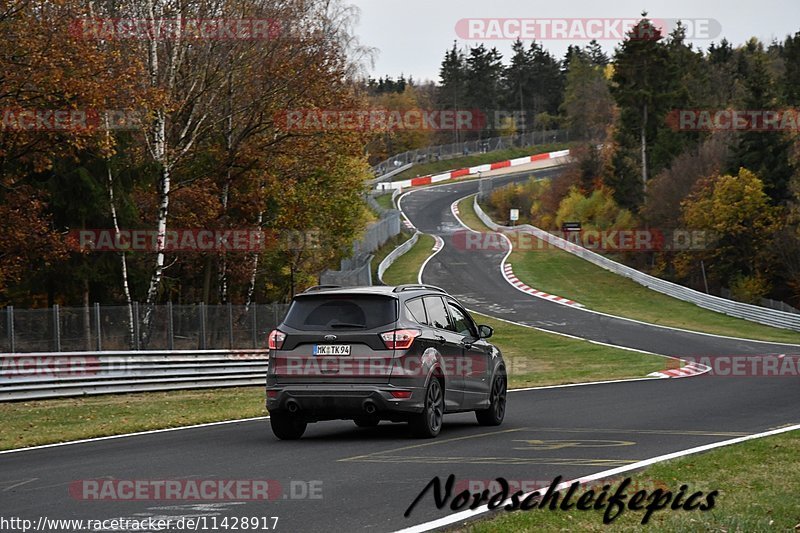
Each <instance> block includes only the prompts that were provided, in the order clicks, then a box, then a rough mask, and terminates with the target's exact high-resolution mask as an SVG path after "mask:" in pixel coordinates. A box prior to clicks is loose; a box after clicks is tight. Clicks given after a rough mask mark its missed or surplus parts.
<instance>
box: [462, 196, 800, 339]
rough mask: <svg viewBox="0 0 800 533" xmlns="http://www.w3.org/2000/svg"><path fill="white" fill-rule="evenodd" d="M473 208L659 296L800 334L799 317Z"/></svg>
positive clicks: (475, 202) (490, 223) (496, 227)
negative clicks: (731, 297) (669, 277)
mask: <svg viewBox="0 0 800 533" xmlns="http://www.w3.org/2000/svg"><path fill="white" fill-rule="evenodd" d="M473 205H474V208H475V213H476V214H477V215H478V218H480V219H481V221H483V223H484V224H486V225H487V226H488V227H490V228H491V229H492V230H494V231H506V230H512V231H520V230H524V231H528V232H530V233H531V234H532V235H533V236H535V237H538V238H539V239H541V240H543V241H545V242H547V243H548V244H551V245H553V246H555V247H556V248H560V249H561V250H564V251H566V252H569V253H571V254H573V255H576V256H578V257H580V258H581V259H585V260H587V261H589V262H590V263H593V264H595V265H597V266H599V267H602V268H604V269H606V270H609V271H611V272H614V273H615V274H619V275H620V276H625V277H626V278H629V279H632V280H633V281H635V282H636V283H639V284H640V285H644V286H645V287H647V288H649V289H652V290H654V291H657V292H660V293H662V294H666V295H668V296H672V297H673V298H677V299H679V300H683V301H685V302H691V303H693V304H695V305H697V306H700V307H703V308H705V309H710V310H712V311H717V312H718V313H724V314H726V315H729V316H732V317H736V318H743V319H744V320H749V321H751V322H758V323H760V324H766V325H768V326H773V327H777V328H784V329H790V330H794V331H800V315H795V314H792V313H785V312H783V311H777V310H775V309H767V308H764V307H759V306H757V305H750V304H745V303H741V302H734V301H732V300H726V299H725V298H720V297H719V296H713V295H710V294H706V293H703V292H700V291H696V290H694V289H690V288H689V287H684V286H683V285H678V284H677V283H672V282H670V281H666V280H663V279H660V278H657V277H655V276H651V275H649V274H645V273H644V272H640V271H638V270H636V269H634V268H631V267H629V266H626V265H623V264H621V263H617V262H616V261H613V260H611V259H609V258H607V257H605V256H602V255H600V254H598V253H595V252H592V251H591V250H587V249H586V248H584V247H582V246H578V245H576V244H575V243H571V242H569V241H567V240H565V239H562V238H561V237H557V236H555V235H553V234H552V233H549V232H547V231H544V230H542V229H539V228H537V227H535V226H531V225H530V224H523V225H520V226H515V227H513V228H512V227H509V226H501V225H499V224H496V223H495V222H494V221H493V220H492V219H491V218H490V217H489V216H488V215H487V214H486V213H484V211H483V209H481V207H480V205H478V196H477V195H476V196H475V198H474V200H473Z"/></svg>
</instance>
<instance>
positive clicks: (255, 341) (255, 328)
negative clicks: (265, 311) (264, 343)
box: [253, 303, 258, 350]
mask: <svg viewBox="0 0 800 533" xmlns="http://www.w3.org/2000/svg"><path fill="white" fill-rule="evenodd" d="M257 309H258V304H256V303H254V304H253V349H254V350H255V349H256V348H258V317H257V316H256V310H257Z"/></svg>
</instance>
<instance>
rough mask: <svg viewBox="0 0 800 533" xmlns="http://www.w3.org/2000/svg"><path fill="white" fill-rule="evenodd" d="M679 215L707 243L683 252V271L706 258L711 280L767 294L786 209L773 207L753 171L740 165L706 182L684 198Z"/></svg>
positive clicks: (689, 271) (684, 272)
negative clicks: (775, 244)
mask: <svg viewBox="0 0 800 533" xmlns="http://www.w3.org/2000/svg"><path fill="white" fill-rule="evenodd" d="M681 214H682V219H683V222H684V224H685V227H686V228H687V229H691V230H702V231H705V232H706V242H707V247H706V248H705V249H703V250H693V251H687V252H683V253H681V254H680V255H679V257H678V260H677V264H678V270H679V273H680V274H681V275H683V276H684V277H687V276H689V275H690V273H691V272H692V270H694V269H696V268H698V265H699V262H700V260H701V259H702V260H703V261H704V263H705V265H706V270H707V273H708V276H709V281H710V282H712V283H716V284H726V285H730V284H732V283H734V282H736V283H739V284H741V285H742V286H747V285H750V286H756V287H758V286H760V287H762V289H764V291H763V292H766V289H767V287H768V285H767V284H766V283H765V281H766V280H769V279H770V277H771V275H772V274H773V268H774V256H773V251H774V250H773V247H772V245H771V242H772V241H773V239H774V237H775V233H776V232H777V231H778V230H780V228H781V227H782V225H783V222H782V216H783V211H782V210H781V208H778V207H774V206H772V205H770V199H769V196H768V195H767V194H766V192H765V189H764V183H763V182H762V181H761V179H760V178H759V177H758V176H757V175H756V174H755V173H753V172H751V171H749V170H747V169H745V168H742V169H739V172H738V173H737V174H736V175H731V174H724V175H719V174H717V175H714V176H710V177H708V178H706V179H704V180H702V181H701V182H700V183H699V184H698V187H697V189H696V191H695V192H694V193H693V194H692V195H691V196H689V197H688V198H687V199H686V200H685V201H684V202H683V204H682V208H681ZM763 295H764V294H763V293H762V294H761V295H760V296H763Z"/></svg>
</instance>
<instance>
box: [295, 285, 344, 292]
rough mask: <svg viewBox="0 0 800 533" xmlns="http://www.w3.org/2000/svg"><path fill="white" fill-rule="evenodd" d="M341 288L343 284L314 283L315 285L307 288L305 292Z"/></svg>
mask: <svg viewBox="0 0 800 533" xmlns="http://www.w3.org/2000/svg"><path fill="white" fill-rule="evenodd" d="M341 288H342V286H341V285H314V286H313V287H309V288H307V289H306V290H304V291H303V292H304V293H306V292H314V291H321V290H324V289H341Z"/></svg>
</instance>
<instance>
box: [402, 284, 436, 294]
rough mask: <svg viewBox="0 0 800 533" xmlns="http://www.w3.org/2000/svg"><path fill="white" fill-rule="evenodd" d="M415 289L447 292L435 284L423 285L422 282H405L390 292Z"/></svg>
mask: <svg viewBox="0 0 800 533" xmlns="http://www.w3.org/2000/svg"><path fill="white" fill-rule="evenodd" d="M416 289H428V290H431V291H438V292H443V293H445V294H447V291H445V290H444V289H442V288H441V287H437V286H435V285H424V284H422V283H406V284H404V285H398V286H397V287H395V288H394V290H393V291H392V292H403V291H413V290H416Z"/></svg>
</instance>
